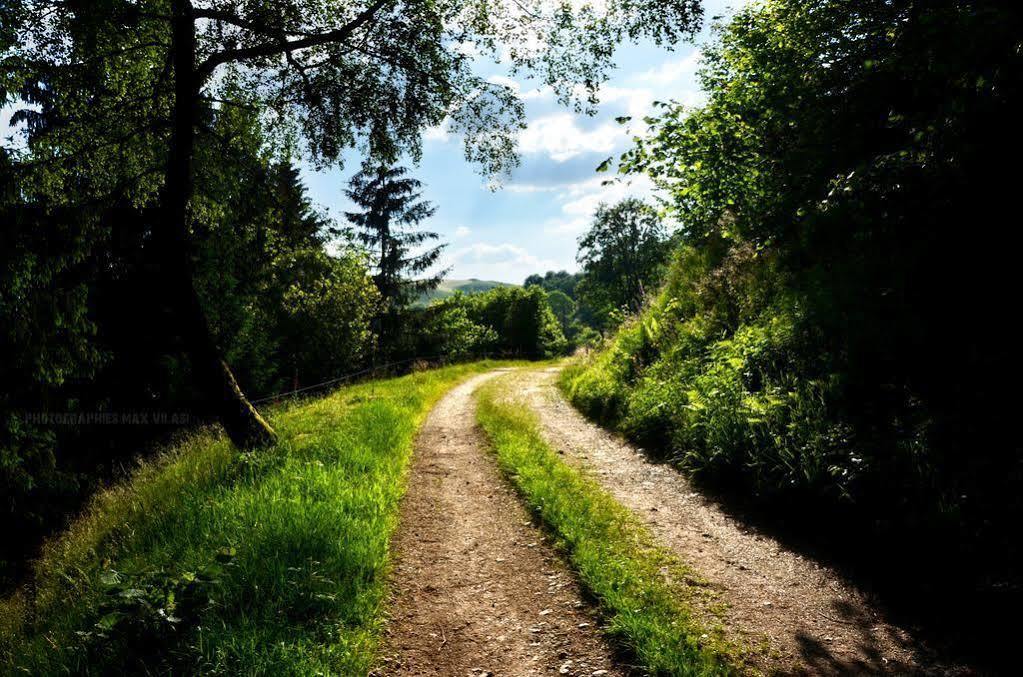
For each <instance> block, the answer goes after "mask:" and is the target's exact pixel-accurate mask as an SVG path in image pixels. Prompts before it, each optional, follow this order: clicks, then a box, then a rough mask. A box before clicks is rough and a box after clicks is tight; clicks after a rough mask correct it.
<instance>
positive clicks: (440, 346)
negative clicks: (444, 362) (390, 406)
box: [414, 286, 568, 359]
mask: <svg viewBox="0 0 1023 677" xmlns="http://www.w3.org/2000/svg"><path fill="white" fill-rule="evenodd" d="M425 313H426V316H427V320H426V322H425V329H424V330H423V333H422V336H421V337H420V343H419V350H420V351H424V353H423V354H426V353H430V354H443V355H452V356H463V355H469V354H473V353H477V354H478V353H496V354H500V355H505V356H516V357H526V358H530V359H541V358H549V357H554V356H556V355H561V354H563V353H564V352H565V351H566V349H567V347H568V342H567V341H566V340H565V335H564V333H562V331H561V325H560V323H559V322H558V319H557V317H555V315H554V312H553V311H552V310H551V307H550V303H549V302H548V298H547V294H546V292H544V290H543V289H541V288H539V287H535V286H534V287H529V288H525V289H523V288H521V287H496V288H494V289H491V290H489V291H487V292H484V293H481V294H471V295H466V294H462V293H456V294H454V295H453V296H450V297H448V298H446V299H443V300H441V301H437V302H436V303H434V304H432V305H431V306H429V307H428V308H427V309H426V311H425ZM414 329H417V330H418V329H420V327H419V326H416V327H414Z"/></svg>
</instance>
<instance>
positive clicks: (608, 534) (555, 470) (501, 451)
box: [477, 377, 737, 675]
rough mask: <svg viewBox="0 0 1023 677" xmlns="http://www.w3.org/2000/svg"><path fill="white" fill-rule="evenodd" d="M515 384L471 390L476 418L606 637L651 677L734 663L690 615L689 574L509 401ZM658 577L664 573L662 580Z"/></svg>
mask: <svg viewBox="0 0 1023 677" xmlns="http://www.w3.org/2000/svg"><path fill="white" fill-rule="evenodd" d="M513 384H514V381H511V380H510V379H509V377H505V378H502V379H499V380H497V381H495V382H492V383H490V384H487V385H486V386H484V387H483V388H481V389H480V391H479V394H478V399H479V409H478V413H477V418H478V420H479V423H480V424H481V425H482V427H483V429H484V430H485V431H486V433H487V435H488V436H489V438H490V440H491V442H492V444H493V447H494V450H495V452H496V454H497V459H498V462H499V464H500V466H501V469H502V470H503V471H504V472H505V473H506V474H507V475H508V477H509V478H510V479H511V481H512V482H513V483H514V485H515V487H516V488H517V489H518V490H519V492H520V493H521V495H522V496H523V498H524V499H525V501H526V502H527V503H528V505H529V506H530V508H532V509H533V510H534V511H535V512H536V513H537V514H538V516H539V517H540V519H541V520H542V521H543V522H544V524H545V525H546V526H547V527H548V528H550V530H551V531H552V532H553V533H554V534H555V535H556V536H557V537H558V539H559V541H560V543H561V544H562V545H563V546H564V548H565V551H566V552H567V555H568V559H569V561H570V562H571V565H572V567H573V568H574V569H575V570H576V572H577V573H578V575H579V578H580V580H581V581H582V583H583V584H584V585H585V587H586V588H587V589H588V590H589V592H590V593H592V594H593V595H594V596H595V597H596V598H597V599H598V600H599V602H600V605H601V608H602V610H603V611H604V613H605V614H606V615H607V616H608V618H609V632H610V633H611V634H612V636H614V637H615V638H616V639H617V640H618V641H619V642H620V643H621V644H623V645H624V646H625V647H627V648H628V649H629V650H630V651H631V652H633V653H634V654H635V656H636V658H637V660H638V661H639V663H640V664H641V665H642V666H643V668H644V669H645V670H646V672H647V673H649V674H652V675H722V674H729V673H731V672H733V669H734V666H735V665H736V662H737V659H736V658H735V653H736V652H735V650H734V648H732V647H729V646H728V645H727V644H726V643H725V642H724V640H723V639H722V638H721V637H720V634H719V633H718V632H717V631H716V630H715V629H713V628H708V626H707V625H705V623H704V622H702V621H701V620H700V619H699V618H698V615H697V614H696V613H695V612H694V611H693V610H692V609H691V608H690V606H689V602H690V601H692V599H693V598H692V597H690V595H692V594H695V593H693V592H692V591H691V590H689V589H687V588H686V586H685V585H684V581H685V580H686V579H688V578H690V577H691V576H692V574H691V573H690V572H688V571H687V570H686V569H685V568H684V567H683V566H682V564H681V563H679V562H678V561H677V560H675V559H674V558H673V557H672V556H671V555H670V553H668V552H667V551H665V550H663V549H661V548H659V547H657V546H656V545H655V544H654V542H653V539H652V536H651V535H650V534H649V532H648V531H647V530H646V529H645V527H643V526H642V525H641V524H640V523H639V521H638V520H637V519H636V518H635V517H634V516H633V515H632V513H630V512H629V511H628V510H627V509H626V508H625V507H623V506H622V505H621V504H619V503H618V502H617V501H616V500H615V499H614V498H613V497H612V496H611V495H610V494H609V493H608V492H607V491H606V490H604V489H603V488H602V487H601V486H600V485H599V484H598V483H597V482H596V481H595V480H593V479H592V478H590V477H589V476H587V475H586V474H584V472H582V471H580V470H578V469H576V468H574V467H572V466H570V465H568V464H566V463H565V462H564V461H562V460H561V459H560V458H559V457H558V454H557V453H555V452H554V451H553V450H552V449H551V448H550V447H549V446H548V445H547V443H546V442H545V441H544V439H543V437H542V435H541V433H540V431H539V428H538V424H537V422H536V418H535V416H534V415H533V414H532V412H530V411H529V410H528V409H527V408H526V407H523V406H522V405H521V403H518V402H516V401H514V399H509V395H508V393H509V391H510V390H511V389H512V385H513ZM665 572H670V573H668V574H667V575H666V573H665Z"/></svg>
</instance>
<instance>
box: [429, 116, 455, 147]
mask: <svg viewBox="0 0 1023 677" xmlns="http://www.w3.org/2000/svg"><path fill="white" fill-rule="evenodd" d="M450 136H451V134H450V133H449V132H448V121H447V120H444V122H442V123H440V124H439V125H437V126H436V127H427V128H426V130H425V131H423V140H424V141H437V142H438V143H447V140H448V139H449V138H450Z"/></svg>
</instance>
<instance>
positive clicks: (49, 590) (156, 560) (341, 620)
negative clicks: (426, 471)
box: [0, 363, 495, 675]
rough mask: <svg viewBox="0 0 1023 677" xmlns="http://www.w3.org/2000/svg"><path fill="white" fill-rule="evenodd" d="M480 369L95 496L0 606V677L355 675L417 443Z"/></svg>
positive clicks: (315, 411)
mask: <svg viewBox="0 0 1023 677" xmlns="http://www.w3.org/2000/svg"><path fill="white" fill-rule="evenodd" d="M493 366H495V364H494V363H477V364H472V365H460V366H454V367H447V368H444V369H439V370H435V371H428V372H421V373H416V374H412V375H409V376H405V377H402V378H396V379H391V380H387V381H378V382H375V383H366V384H362V385H357V386H353V387H350V388H346V389H343V390H341V391H338V392H337V393H334V394H332V395H330V396H327V397H324V398H322V399H318V400H314V401H307V402H301V403H296V404H293V405H290V406H286V407H282V408H280V409H277V410H275V411H272V412H271V416H270V417H271V421H272V423H273V425H274V426H275V427H276V428H277V430H278V432H279V433H280V443H279V444H278V445H277V447H275V448H274V449H269V450H266V451H261V452H255V453H246V454H240V453H238V452H236V451H235V450H233V449H232V448H231V446H230V445H229V444H228V443H227V442H226V441H225V440H224V439H223V438H222V437H221V436H219V435H214V434H212V433H201V434H197V435H195V436H194V437H192V438H191V439H188V440H187V441H185V442H183V443H181V444H180V445H178V446H177V447H175V448H174V449H172V450H170V451H169V452H168V453H166V454H165V455H164V456H163V457H162V458H159V459H157V460H154V461H152V462H150V463H147V464H145V465H143V466H141V467H140V469H139V470H138V471H137V473H135V474H134V476H133V477H132V478H131V479H130V480H129V481H127V482H125V483H123V484H121V485H119V486H116V487H113V488H111V489H109V490H107V491H103V492H101V493H100V494H98V495H97V496H96V497H95V498H94V500H93V501H92V502H91V504H90V506H89V508H88V509H87V510H86V512H85V513H84V514H83V515H82V516H81V517H80V518H79V519H77V520H76V521H75V522H73V523H72V524H71V526H70V527H69V529H68V530H67V531H66V532H65V533H64V534H63V535H61V536H60V537H59V538H57V539H55V540H53V541H52V542H51V543H49V544H48V545H47V546H46V548H45V551H44V553H43V554H42V556H41V558H40V560H39V561H38V563H37V565H36V569H35V575H34V581H33V587H32V588H31V589H29V590H26V591H22V592H20V593H18V594H16V595H14V596H12V597H9V598H7V599H4V600H0V671H2V672H5V673H10V674H14V673H18V674H33V675H39V674H58V673H59V674H68V673H71V674H110V673H112V672H115V671H118V670H121V671H127V672H132V673H139V672H144V673H146V674H150V673H161V674H163V673H173V674H179V673H185V674H195V673H203V674H273V675H284V674H288V675H295V674H301V675H306V674H308V675H312V674H342V675H358V674H365V673H366V672H367V671H368V670H369V668H370V665H371V663H372V661H373V657H374V651H375V648H376V644H377V638H378V634H379V630H380V624H381V611H382V603H383V601H384V598H385V594H386V571H387V562H388V543H389V539H390V536H391V534H392V532H393V530H394V527H395V525H396V522H397V508H398V501H399V498H400V496H401V494H402V492H403V491H404V485H405V478H406V473H407V467H408V461H409V458H410V455H411V449H412V442H413V438H414V435H415V432H416V430H417V429H418V427H419V425H420V423H421V422H422V420H423V418H424V417H425V415H426V413H427V412H428V411H429V409H430V407H431V406H432V405H433V404H434V402H436V400H437V399H438V398H439V397H440V396H441V395H442V394H443V393H444V392H445V391H447V390H448V389H449V388H450V387H451V386H453V385H454V384H456V383H457V382H458V381H460V380H462V379H464V378H465V377H467V376H469V375H470V374H473V373H478V372H482V371H484V370H486V369H489V368H492V367H493Z"/></svg>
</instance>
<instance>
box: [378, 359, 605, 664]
mask: <svg viewBox="0 0 1023 677" xmlns="http://www.w3.org/2000/svg"><path fill="white" fill-rule="evenodd" d="M497 373H499V372H490V373H488V374H483V375H481V376H477V377H474V378H472V379H470V380H469V381H467V382H466V383H464V384H462V385H460V386H458V387H456V388H455V389H454V390H452V391H451V392H450V393H449V394H448V395H447V396H445V397H444V398H443V399H442V400H441V402H440V403H439V404H438V405H437V407H436V408H435V409H434V410H433V412H432V413H431V414H430V416H429V418H428V419H427V421H426V423H425V424H424V426H423V429H422V430H421V431H420V433H419V437H418V441H417V443H416V449H415V457H414V460H413V467H412V470H411V475H410V477H409V485H408V493H407V494H406V496H405V499H404V501H403V504H402V511H401V524H400V525H399V527H398V531H397V534H396V536H395V540H394V543H393V547H394V550H395V553H396V554H395V558H396V559H395V567H394V570H393V589H394V591H395V592H394V595H393V599H392V600H391V622H390V624H389V627H388V629H387V634H386V637H385V642H384V648H383V651H382V652H381V653H382V660H381V662H380V665H379V667H378V668H377V670H376V672H375V674H378V675H458V676H461V675H500V676H503V675H542V674H555V675H559V674H560V675H608V676H609V677H610V676H611V675H622V674H625V672H624V669H623V668H621V667H616V665H615V663H614V660H613V659H612V653H613V652H612V648H611V647H609V646H608V645H607V643H605V642H604V640H603V639H602V637H601V633H600V631H599V628H598V621H597V619H596V618H595V617H594V616H593V613H592V611H591V610H590V608H589V607H588V606H587V605H585V604H584V603H583V601H582V599H581V593H580V590H579V589H578V586H577V585H576V583H575V582H574V580H573V578H572V576H571V574H570V572H569V571H568V570H567V569H566V568H565V567H564V565H563V564H562V563H561V561H560V560H559V559H558V557H557V555H556V554H555V552H554V551H553V548H552V547H551V546H550V545H549V544H548V542H547V541H546V540H545V538H544V535H543V534H542V533H541V532H540V531H539V530H538V529H537V528H536V527H534V526H533V525H532V523H531V521H530V517H529V515H528V513H527V512H526V510H525V509H524V508H523V507H522V505H521V504H520V503H519V501H518V499H517V498H516V496H515V495H514V493H513V492H512V490H511V488H510V487H509V486H508V485H507V483H506V482H505V481H504V480H503V479H502V477H501V475H500V472H499V470H498V468H497V466H496V463H495V461H494V460H493V458H492V457H491V455H490V452H489V451H488V450H487V449H486V447H485V445H484V442H483V440H482V439H481V436H480V433H479V432H478V431H477V429H476V426H475V416H474V414H475V402H474V401H473V399H472V393H473V391H474V390H475V389H476V388H477V387H478V386H479V385H480V384H482V383H483V382H484V381H485V380H487V379H489V378H492V377H494V376H496V375H497Z"/></svg>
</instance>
